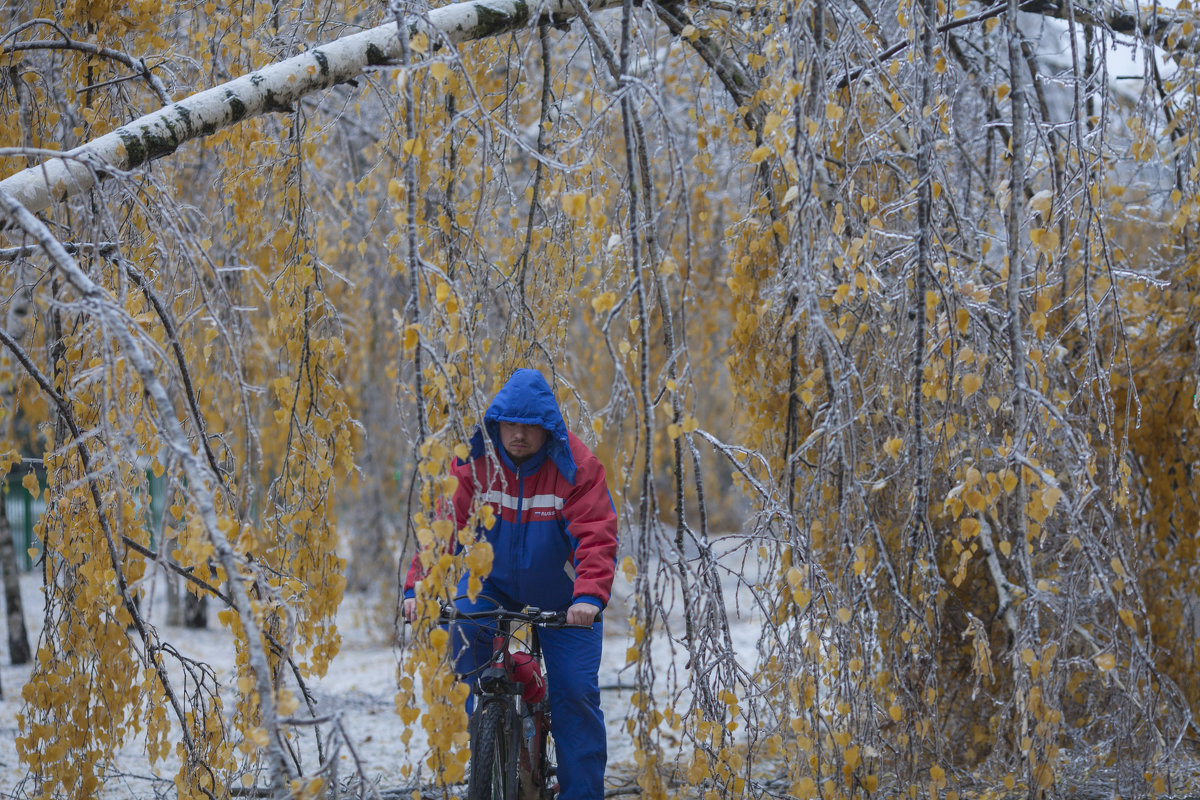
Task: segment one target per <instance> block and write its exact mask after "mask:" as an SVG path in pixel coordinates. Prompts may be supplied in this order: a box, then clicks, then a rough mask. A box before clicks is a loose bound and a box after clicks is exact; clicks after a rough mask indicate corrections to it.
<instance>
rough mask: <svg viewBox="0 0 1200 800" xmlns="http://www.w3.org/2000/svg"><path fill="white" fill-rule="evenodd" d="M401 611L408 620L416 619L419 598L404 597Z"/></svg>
mask: <svg viewBox="0 0 1200 800" xmlns="http://www.w3.org/2000/svg"><path fill="white" fill-rule="evenodd" d="M401 613H402V614H404V619H405V620H407V621H408V622H412V621H413V620H415V619H416V618H417V599H416V598H415V597H406V598H404V605H403V607H402V608H401Z"/></svg>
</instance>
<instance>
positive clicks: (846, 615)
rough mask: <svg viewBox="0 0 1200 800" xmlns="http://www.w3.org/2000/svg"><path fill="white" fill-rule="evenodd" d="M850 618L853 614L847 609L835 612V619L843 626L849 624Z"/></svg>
mask: <svg viewBox="0 0 1200 800" xmlns="http://www.w3.org/2000/svg"><path fill="white" fill-rule="evenodd" d="M852 616H853V613H852V612H851V611H850V609H848V608H839V609H838V610H837V618H838V620H839V621H840V622H841V623H842V624H843V625H845V624H846V623H847V622H849V621H850V618H851V617H852Z"/></svg>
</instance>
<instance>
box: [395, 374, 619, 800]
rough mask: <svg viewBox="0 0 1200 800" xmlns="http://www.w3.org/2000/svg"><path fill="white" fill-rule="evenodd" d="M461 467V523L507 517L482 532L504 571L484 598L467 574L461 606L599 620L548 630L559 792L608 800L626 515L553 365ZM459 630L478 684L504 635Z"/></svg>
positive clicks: (412, 580) (489, 423)
mask: <svg viewBox="0 0 1200 800" xmlns="http://www.w3.org/2000/svg"><path fill="white" fill-rule="evenodd" d="M485 437H486V438H485ZM488 442H490V443H491V445H492V448H488V446H487V443H488ZM489 449H492V450H494V456H493V455H489V452H488V451H489ZM453 474H454V475H455V476H456V477H457V478H458V489H457V491H456V492H455V494H454V513H455V518H456V524H457V526H458V528H459V529H460V530H461V529H462V528H463V527H465V525H466V524H467V520H468V518H469V517H470V515H471V511H472V507H473V505H474V504H475V503H476V502H477V501H479V502H483V503H488V504H490V505H491V506H492V510H493V511H494V512H495V518H496V519H497V521H498V522H497V524H495V525H494V526H493V527H492V529H491V530H482V529H480V530H478V531H476V535H478V536H481V537H483V538H485V539H486V540H487V541H488V542H489V543H490V544H491V546H492V548H493V560H492V571H491V573H490V574H489V575H488V576H487V577H486V578H485V579H484V580H483V590H482V592H481V593H480V594H479V596H478V599H477V600H476V601H474V602H472V601H471V600H469V599H467V597H466V594H467V581H468V578H469V576H467V575H464V576H463V578H462V581H461V582H460V584H459V587H458V592H457V594H458V595H459V599H458V600H456V601H455V605H456V606H457V608H458V610H459V611H464V612H477V611H482V610H485V609H489V608H495V607H496V606H497V605H499V606H502V607H504V608H507V609H509V610H517V609H520V608H522V607H524V606H535V607H537V608H540V609H544V610H549V611H566V614H567V622H568V623H571V624H573V625H584V626H589V625H590V627H584V628H562V629H555V630H549V629H547V630H544V631H542V634H541V635H542V648H543V653H544V656H545V661H546V673H547V678H548V679H549V688H550V714H551V717H552V718H553V720H554V738H555V741H556V742H557V749H558V752H559V753H560V758H559V765H558V779H559V784H560V787H559V788H560V792H559V798H560V800H600V798H602V797H603V796H604V769H605V765H606V762H607V759H608V750H607V741H606V733H605V728H604V715H603V712H602V711H601V709H600V688H599V669H600V654H601V647H602V640H603V622H602V620H601V618H600V611H601V610H602V609H603V608H604V607H605V606H606V605H607V604H608V600H609V593H610V592H611V590H612V581H613V569H614V565H615V561H616V554H617V517H616V512H615V511H614V510H613V504H612V498H611V496H610V495H609V491H608V485H607V483H606V481H605V476H604V466H603V465H602V464H601V463H600V461H599V459H597V458H596V456H595V455H594V454H593V453H592V451H591V450H590V449H588V447H587V446H586V445H585V444H584V443H583V442H582V441H580V439H579V438H578V437H577V436H575V435H574V434H573V433H571V432H570V431H568V430H567V427H566V423H565V422H563V418H562V413H561V411H560V410H559V407H558V401H557V400H556V399H555V397H554V393H553V391H551V389H550V386H549V384H548V383H547V382H546V379H545V378H544V377H543V376H542V374H541V373H540V372H538V371H537V370H533V369H519V370H517V371H516V372H515V373H514V374H513V376H512V377H511V378H509V380H508V382H507V383H506V384H505V385H504V387H503V388H502V389H501V390H500V391H499V393H498V394H497V395H496V397H495V399H494V400H493V401H492V404H491V405H490V406H489V407H488V409H487V411H486V412H485V414H484V417H483V428H482V429H480V430H476V432H475V435H474V436H473V437H472V439H471V452H470V455H469V456H468V458H467V460H466V461H459V462H458V463H456V464H455V466H454V468H453ZM420 576H421V567H420V561H419V559H418V558H416V557H414V558H413V562H412V566H411V567H410V568H409V571H408V577H407V579H406V581H405V588H404V598H405V599H404V608H403V611H404V616H405V618H406V619H408V620H409V621H410V622H411V621H412V620H413V619H414V617H415V616H416V599H415V596H416V593H415V588H416V582H417V580H418V578H420ZM456 633H458V635H457V636H454V637H452V645H451V647H452V648H453V650H454V652H453V654H452V655H453V658H454V665H455V666H454V668H455V672H457V673H458V674H459V675H461V676H463V677H464V680H467V681H468V683H471V682H472V676H474V675H476V674H477V673H478V671H479V670H480V669H481V668H482V667H484V666H486V664H487V662H488V660H489V659H490V658H491V655H492V644H491V642H492V638H491V637H492V633H491V631H490V630H488V629H487V628H485V627H483V626H458V631H456ZM472 689H473V690H474V686H472ZM470 708H471V706H470V704H468V711H469V710H470Z"/></svg>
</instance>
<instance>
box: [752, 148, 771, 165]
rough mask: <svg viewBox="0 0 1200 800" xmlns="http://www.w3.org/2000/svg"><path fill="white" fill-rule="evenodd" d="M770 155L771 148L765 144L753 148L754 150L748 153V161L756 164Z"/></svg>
mask: <svg viewBox="0 0 1200 800" xmlns="http://www.w3.org/2000/svg"><path fill="white" fill-rule="evenodd" d="M770 155H771V148H769V147H767V146H766V145H762V146H760V147H756V148H754V152H753V153H751V154H750V163H751V164H757V163H759V162H760V161H763V160H764V159H766V158H767V157H768V156H770Z"/></svg>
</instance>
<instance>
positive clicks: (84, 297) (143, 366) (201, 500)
mask: <svg viewBox="0 0 1200 800" xmlns="http://www.w3.org/2000/svg"><path fill="white" fill-rule="evenodd" d="M0 209H3V211H4V213H5V215H6V216H7V217H9V218H10V219H11V220H13V222H14V223H15V224H17V225H18V226H20V228H21V229H22V230H24V231H25V233H26V234H28V235H29V236H30V237H31V238H32V239H34V240H35V241H36V242H37V243H38V245H39V246H40V247H41V248H42V249H43V251H44V252H45V253H46V255H47V256H48V257H49V258H50V259H51V261H52V262H53V263H54V265H55V267H56V268H57V269H58V270H59V271H60V272H61V273H62V274H63V275H64V277H65V278H66V279H67V280H68V281H69V282H70V284H71V285H72V286H73V287H74V288H75V290H76V291H77V292H79V294H80V298H81V299H80V304H81V306H82V307H83V308H85V309H86V310H87V311H88V312H90V313H92V314H93V315H95V316H96V318H97V319H98V320H99V321H100V323H101V325H102V327H103V328H104V329H106V330H107V331H109V332H110V335H111V336H112V337H113V339H114V340H115V342H116V343H117V345H118V346H119V347H120V349H121V352H122V354H123V356H124V358H125V359H126V361H127V362H128V363H129V365H130V366H131V368H132V369H133V370H134V371H135V372H136V373H137V375H138V377H139V378H140V379H141V381H142V388H143V391H144V392H145V395H146V398H147V400H148V401H149V403H150V405H151V406H152V407H153V408H154V410H155V412H156V414H157V416H158V422H159V424H160V425H161V428H162V440H163V444H164V445H165V446H166V447H167V448H168V449H169V450H171V451H172V452H173V454H174V455H175V457H176V458H177V459H178V460H179V463H180V464H181V466H182V467H183V471H184V474H185V475H186V476H187V479H188V486H189V491H190V492H191V493H192V496H193V498H194V499H195V501H196V512H197V516H198V517H199V519H200V521H201V524H202V525H203V527H204V529H205V532H206V533H207V534H208V537H209V541H210V542H211V543H212V545H213V549H214V551H215V553H216V558H217V561H218V563H220V565H221V568H222V569H224V570H225V576H226V581H227V583H228V588H229V594H230V596H231V597H232V598H233V605H234V607H235V608H236V609H237V611H238V615H239V617H240V623H241V625H242V629H243V631H244V633H245V636H246V650H247V653H248V656H249V662H250V668H251V670H252V672H253V674H254V678H255V688H256V690H257V691H258V695H259V703H260V713H261V715H262V724H263V727H264V728H265V729H266V731H267V732H268V736H269V741H268V745H267V747H266V750H267V752H268V755H269V761H270V765H271V782H272V786H273V788H274V789H275V790H276V791H280V790H282V787H283V786H284V784H285V782H286V780H287V778H288V777H290V775H289V773H288V769H287V766H286V763H285V760H284V753H283V747H282V744H281V742H282V738H281V736H280V733H279V716H278V710H277V708H276V705H275V702H274V701H273V697H274V691H273V689H274V687H273V686H272V682H271V675H272V672H271V669H270V666H269V662H268V660H267V656H266V653H265V651H264V649H263V644H262V640H261V638H260V636H261V628H260V626H259V624H258V622H257V617H256V615H255V609H254V604H253V603H252V601H251V598H250V594H249V591H248V590H247V587H246V583H245V581H246V577H247V576H245V575H244V574H243V570H242V566H243V565H244V562H243V561H242V559H240V558H238V556H237V554H236V553H235V552H234V549H233V545H232V544H231V543H230V541H229V538H228V537H227V536H226V535H225V533H224V531H223V529H222V527H221V521H220V519H219V516H218V513H217V507H216V497H215V492H216V490H217V485H218V477H217V476H216V475H214V474H213V473H212V471H211V468H210V467H209V465H208V462H207V461H205V460H204V459H202V458H200V457H199V456H198V455H197V454H196V453H195V451H193V450H192V447H191V445H190V444H189V443H188V437H187V433H186V432H185V431H184V428H183V425H182V424H181V423H180V421H179V419H178V417H176V415H175V409H176V408H177V407H178V404H177V403H176V402H175V398H174V397H173V393H172V392H171V391H170V389H169V387H168V385H167V384H165V383H164V382H163V381H162V380H160V378H159V376H158V374H157V372H156V370H155V367H154V365H153V363H151V361H150V359H149V358H148V357H147V355H146V353H145V351H144V349H143V347H142V345H141V343H140V342H139V341H138V339H137V338H136V337H135V336H134V334H133V332H132V331H133V330H134V329H136V327H137V326H136V324H134V323H133V322H132V320H130V319H128V318H127V317H126V316H125V314H124V312H123V310H122V309H121V308H120V306H119V305H118V304H117V303H115V302H113V301H112V299H111V298H110V297H109V296H108V295H107V293H106V292H105V290H104V289H103V288H102V287H100V286H99V285H97V284H96V283H95V282H93V281H92V280H91V278H89V277H88V276H87V275H86V274H85V273H84V272H83V270H81V269H80V268H79V266H78V264H77V263H76V262H75V259H73V258H72V257H71V255H70V254H69V253H67V252H66V251H65V250H64V249H63V247H62V245H61V244H59V242H58V240H57V239H55V238H54V236H53V235H52V234H51V233H50V230H49V229H48V228H47V227H46V226H45V224H44V223H42V222H41V220H39V219H37V218H36V217H35V216H34V215H33V214H32V213H30V212H29V210H28V209H25V208H22V207H21V205H20V204H18V203H16V202H15V201H14V200H13V198H12V197H11V196H10V195H8V194H6V193H5V192H4V191H3V190H0ZM76 438H77V439H78V436H76ZM97 507H98V508H100V507H102V506H101V505H100V504H99V502H98V499H97ZM109 540H110V543H111V541H112V536H111V535H109ZM110 546H111V544H110ZM122 592H123V595H124V596H125V597H126V606H130V605H131V602H130V601H129V600H128V592H127V591H125V590H124V589H123V590H122Z"/></svg>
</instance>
